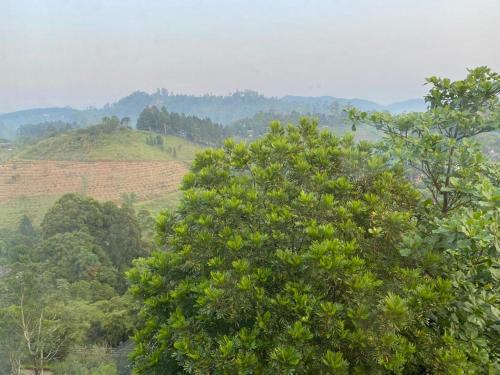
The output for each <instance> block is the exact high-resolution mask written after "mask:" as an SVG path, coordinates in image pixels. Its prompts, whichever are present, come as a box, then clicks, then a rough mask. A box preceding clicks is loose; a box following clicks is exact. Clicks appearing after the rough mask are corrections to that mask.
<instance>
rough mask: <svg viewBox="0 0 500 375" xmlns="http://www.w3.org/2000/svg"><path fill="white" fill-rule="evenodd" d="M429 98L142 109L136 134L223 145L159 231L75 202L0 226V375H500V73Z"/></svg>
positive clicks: (448, 85)
mask: <svg viewBox="0 0 500 375" xmlns="http://www.w3.org/2000/svg"><path fill="white" fill-rule="evenodd" d="M427 83H428V85H429V91H428V93H427V95H426V96H425V97H424V100H425V102H426V105H427V110H426V111H425V112H409V113H403V114H390V113H389V112H386V111H382V112H377V111H369V112H364V111H362V110H360V109H357V108H354V107H350V108H348V109H346V110H341V109H339V110H338V111H335V112H333V114H330V115H328V116H327V115H324V116H323V117H321V118H311V117H304V116H301V115H300V114H299V112H293V113H292V114H291V115H289V116H284V115H281V116H275V114H274V113H266V112H260V113H258V114H256V115H255V116H254V117H253V118H252V120H251V121H250V120H249V121H241V122H240V123H238V124H236V125H234V126H232V127H230V128H226V127H223V126H221V125H219V124H216V123H214V122H212V121H211V120H209V119H199V118H196V117H194V116H188V115H180V114H176V113H171V112H168V111H167V110H166V109H165V108H162V109H160V110H159V109H158V108H157V107H155V106H151V107H147V108H146V109H144V110H143V112H142V113H141V114H140V116H139V120H138V126H137V127H138V129H142V130H148V131H152V132H156V133H159V134H163V135H167V134H169V135H177V136H181V137H186V138H187V139H190V140H193V141H195V142H197V143H201V144H204V145H205V146H217V147H212V148H206V149H204V150H202V151H200V152H199V153H197V155H196V156H195V159H194V161H193V162H192V165H191V169H190V172H189V173H188V174H187V175H185V176H184V179H183V183H182V187H181V190H182V198H181V199H180V202H179V204H178V206H177V207H175V208H173V209H170V210H167V209H165V210H162V211H161V213H160V214H159V215H157V216H156V217H153V215H152V214H151V212H148V211H147V210H139V209H136V207H135V198H134V196H133V195H132V194H131V195H125V196H123V197H122V202H121V203H120V204H117V203H113V202H100V201H97V200H95V199H93V198H90V197H87V196H84V195H80V194H66V195H64V196H62V197H61V198H60V199H58V200H57V201H56V202H55V203H54V204H53V206H52V207H51V208H50V209H49V210H48V211H47V213H46V214H45V216H44V217H43V220H42V221H41V223H40V225H34V224H33V223H32V222H31V221H30V219H29V218H28V217H23V218H22V219H21V221H20V222H19V225H18V227H17V228H15V229H11V230H2V233H1V235H0V238H1V240H0V262H1V263H0V293H1V295H2V298H1V299H0V331H1V334H0V373H5V374H21V373H22V371H23V369H31V370H32V371H33V373H34V374H36V375H39V374H42V373H44V371H45V370H50V371H52V373H53V374H84V375H87V374H88V375H91V374H92V375H99V374H111V375H112V374H129V373H131V371H132V372H133V373H137V374H181V373H187V374H271V373H275V374H375V373H376V374H385V373H387V374H494V373H499V372H500V363H499V360H500V346H499V344H500V340H499V338H500V325H499V321H500V309H499V306H500V294H499V290H500V263H499V253H500V169H499V165H498V163H497V162H496V161H495V160H493V159H492V158H490V157H487V156H486V155H485V154H484V153H483V152H482V150H481V146H480V144H479V143H478V141H477V137H478V136H483V137H484V136H486V137H488V136H489V135H492V134H494V132H498V130H499V129H500V103H499V94H500V76H499V74H497V73H495V72H494V71H492V70H490V69H489V68H487V67H479V68H475V69H470V70H469V71H468V74H467V76H466V77H465V78H464V79H462V80H456V81H452V80H450V79H447V78H439V77H430V78H428V79H427ZM129 121H130V119H128V118H124V119H122V120H119V119H118V118H117V117H110V118H105V119H104V120H103V121H102V124H101V125H99V126H95V127H90V128H87V129H79V130H71V129H70V128H69V127H67V126H66V125H63V124H59V123H58V124H45V125H43V126H41V127H40V128H39V129H37V134H36V136H39V137H46V136H50V134H51V133H53V132H61V131H62V132H66V131H74V132H79V134H82V135H85V136H91V137H96V138H99V137H100V136H102V134H108V135H110V134H111V135H112V134H114V132H117V131H119V129H123V128H128V124H129ZM318 122H319V123H323V124H324V125H322V126H319V125H318ZM265 123H270V124H269V126H268V127H267V128H265V127H264V124H265ZM330 124H331V125H330ZM328 125H330V126H328ZM19 133H20V134H25V133H27V134H28V135H27V138H28V139H30V137H33V135H31V133H32V130H31V128H30V127H28V126H25V127H21V128H20V130H19ZM360 133H361V137H359V134H360ZM356 134H358V138H356V136H355V135H356ZM363 134H364V135H363ZM229 135H231V136H233V137H234V139H233V138H228V136H229ZM367 137H368V138H369V139H371V140H374V141H376V142H369V141H368V140H367ZM147 139H150V140H152V141H151V142H153V141H154V140H155V139H156V138H155V137H152V136H151V137H150V138H147ZM161 142H163V140H162V141H161Z"/></svg>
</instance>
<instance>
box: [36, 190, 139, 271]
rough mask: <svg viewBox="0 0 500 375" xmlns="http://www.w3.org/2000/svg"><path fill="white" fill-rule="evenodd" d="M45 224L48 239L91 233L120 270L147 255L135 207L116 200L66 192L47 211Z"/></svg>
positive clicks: (43, 225)
mask: <svg viewBox="0 0 500 375" xmlns="http://www.w3.org/2000/svg"><path fill="white" fill-rule="evenodd" d="M41 227H42V232H43V235H44V236H45V238H49V237H51V236H54V235H56V234H62V233H67V232H77V231H82V232H85V233H88V234H89V235H90V236H91V237H93V239H94V241H95V243H96V244H97V245H99V246H100V247H101V248H102V249H103V250H104V252H105V253H106V255H107V256H108V257H109V259H110V260H111V263H112V264H113V265H114V266H115V267H116V268H117V269H118V270H123V269H125V268H127V267H128V266H129V265H130V264H131V261H132V259H134V258H136V257H138V256H140V255H143V254H144V252H143V244H142V241H141V232H140V229H139V225H138V223H137V219H136V217H135V214H134V212H133V210H132V209H131V208H129V207H127V206H124V207H123V208H120V207H118V206H116V205H115V204H114V203H112V202H106V203H103V204H101V203H99V202H97V201H96V200H94V199H92V198H88V197H82V196H79V195H77V194H66V195H64V196H63V197H61V198H60V199H59V200H58V201H57V202H56V203H55V204H54V206H53V207H52V208H51V209H50V210H49V211H48V212H47V214H46V215H45V217H44V219H43V221H42V224H41Z"/></svg>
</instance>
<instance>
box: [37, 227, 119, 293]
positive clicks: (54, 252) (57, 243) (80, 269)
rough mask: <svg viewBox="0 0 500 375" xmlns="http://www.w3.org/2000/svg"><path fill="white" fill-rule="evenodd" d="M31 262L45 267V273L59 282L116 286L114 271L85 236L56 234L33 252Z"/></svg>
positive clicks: (105, 258) (104, 254)
mask: <svg viewBox="0 0 500 375" xmlns="http://www.w3.org/2000/svg"><path fill="white" fill-rule="evenodd" d="M33 258H34V259H33V260H34V261H36V262H42V263H45V265H46V269H47V270H49V271H51V272H52V273H53V274H54V277H56V278H59V279H65V280H68V281H69V282H75V281H78V280H97V281H100V282H103V283H106V284H110V285H116V278H117V275H116V269H114V268H113V267H112V264H111V261H110V259H109V257H108V255H107V254H106V253H105V252H104V250H103V249H102V248H101V247H100V246H99V245H97V244H96V243H95V240H94V238H93V237H91V236H90V235H89V234H87V233H85V232H65V233H58V234H55V235H53V236H51V237H49V238H47V239H46V240H44V241H42V242H41V243H40V244H39V245H38V246H37V247H36V248H35V249H34V254H33Z"/></svg>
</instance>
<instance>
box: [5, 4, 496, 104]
mask: <svg viewBox="0 0 500 375" xmlns="http://www.w3.org/2000/svg"><path fill="white" fill-rule="evenodd" d="M479 65H488V66H490V67H491V68H492V69H494V70H496V71H500V0H268V1H264V0H246V1H244V0H241V1H240V0H163V1H159V0H158V1H156V0H100V1H98V0H38V1H37V0H0V113H3V112H9V111H15V110H20V109H26V108H33V107H45V106H67V105H69V106H73V107H76V108H85V107H87V106H102V105H103V104H105V103H107V102H114V101H116V100H118V99H119V98H121V97H123V96H125V95H128V94H130V93H131V92H133V91H136V90H143V91H147V92H152V91H155V90H156V89H157V88H162V87H163V88H166V89H167V90H169V91H170V92H174V93H186V94H204V93H212V94H228V93H231V92H234V91H236V90H243V89H252V90H256V91H258V92H260V93H262V94H265V95H268V96H284V95H306V96H322V95H331V96H336V97H344V98H354V97H356V98H364V99H369V100H374V101H376V102H379V103H381V104H388V103H390V102H393V101H399V100H405V99H408V98H415V97H421V96H422V95H423V94H424V93H425V91H426V87H425V86H424V85H423V83H424V82H425V80H424V78H425V77H428V76H431V75H438V76H447V77H450V78H453V79H460V78H462V77H464V76H465V74H466V68H470V67H475V66H479Z"/></svg>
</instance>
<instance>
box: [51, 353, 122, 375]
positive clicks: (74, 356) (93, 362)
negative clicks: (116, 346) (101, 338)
mask: <svg viewBox="0 0 500 375" xmlns="http://www.w3.org/2000/svg"><path fill="white" fill-rule="evenodd" d="M53 373H54V375H67V374H71V375H118V369H117V367H116V364H115V363H114V361H113V360H112V358H110V356H109V354H108V353H107V351H106V349H105V348H102V347H97V346H96V347H92V348H83V349H82V348H80V349H79V350H78V352H76V353H71V354H70V355H68V357H67V358H66V359H65V360H64V361H63V362H61V363H58V364H57V365H56V366H54V368H53Z"/></svg>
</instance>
